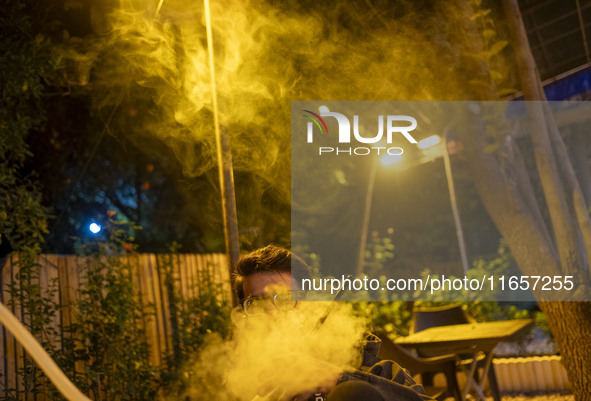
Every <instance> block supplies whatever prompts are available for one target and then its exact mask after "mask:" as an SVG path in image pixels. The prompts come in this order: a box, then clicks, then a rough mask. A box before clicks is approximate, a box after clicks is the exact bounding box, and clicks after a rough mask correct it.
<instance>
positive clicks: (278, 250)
mask: <svg viewBox="0 0 591 401" xmlns="http://www.w3.org/2000/svg"><path fill="white" fill-rule="evenodd" d="M266 272H288V273H291V276H292V278H293V279H296V280H298V281H299V282H301V280H302V279H304V278H310V268H309V267H308V265H306V263H305V262H304V261H303V260H302V259H300V258H299V257H297V256H295V255H293V254H292V253H291V252H290V251H289V250H287V249H285V248H283V247H280V246H277V245H267V246H266V247H264V248H259V249H257V250H254V251H252V252H250V253H247V254H246V255H243V256H241V257H240V259H239V260H238V263H237V264H236V272H235V273H234V285H233V289H234V293H235V294H236V296H237V297H238V299H239V300H241V299H244V286H243V284H244V280H245V279H246V278H247V277H248V276H252V275H253V274H256V273H266Z"/></svg>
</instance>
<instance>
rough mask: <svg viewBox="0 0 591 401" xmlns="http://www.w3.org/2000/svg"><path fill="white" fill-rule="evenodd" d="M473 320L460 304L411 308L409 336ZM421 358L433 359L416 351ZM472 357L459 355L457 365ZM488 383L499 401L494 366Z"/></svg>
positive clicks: (482, 364) (480, 364)
mask: <svg viewBox="0 0 591 401" xmlns="http://www.w3.org/2000/svg"><path fill="white" fill-rule="evenodd" d="M474 322H475V320H474V318H473V317H472V316H470V315H469V314H468V313H467V312H466V311H465V310H464V309H463V308H462V306H461V305H460V304H452V305H446V306H442V307H417V308H413V311H412V315H411V322H410V330H409V332H410V334H413V333H417V332H419V331H422V330H426V329H428V328H430V327H437V326H449V325H454V324H466V323H474ZM417 352H418V353H419V356H421V357H434V356H437V355H433V354H431V353H425V352H424V351H423V352H421V350H417ZM486 356H487V355H485V358H483V359H481V360H479V361H478V367H479V368H480V367H483V366H484V363H485V360H486ZM472 358H473V356H472V355H459V361H458V363H461V364H467V363H471V362H472ZM474 375H475V379H476V380H478V377H477V376H478V371H476V372H475V373H474ZM425 380H426V381H427V384H430V383H432V377H431V378H429V377H426V378H425ZM488 383H489V386H490V391H491V393H492V396H493V398H494V401H501V397H500V394H499V385H498V383H497V375H496V374H495V368H494V364H491V365H490V368H489V370H488Z"/></svg>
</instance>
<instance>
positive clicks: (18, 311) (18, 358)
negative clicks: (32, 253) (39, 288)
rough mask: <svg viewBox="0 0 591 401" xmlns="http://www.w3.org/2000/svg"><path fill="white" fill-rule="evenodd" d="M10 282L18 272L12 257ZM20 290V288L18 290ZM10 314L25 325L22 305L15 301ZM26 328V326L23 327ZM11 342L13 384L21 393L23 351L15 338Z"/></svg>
mask: <svg viewBox="0 0 591 401" xmlns="http://www.w3.org/2000/svg"><path fill="white" fill-rule="evenodd" d="M12 267H13V269H12V281H14V282H17V275H18V274H19V272H20V261H19V258H18V257H17V256H16V255H14V256H12ZM19 289H20V288H19ZM12 312H13V313H14V315H15V316H16V318H17V319H18V320H19V321H20V322H21V323H25V322H24V320H23V305H22V304H21V303H20V302H19V301H18V300H17V301H16V304H15V305H13V307H12ZM25 327H26V326H25ZM13 342H14V352H15V355H14V360H15V362H14V370H15V372H14V378H15V384H16V389H17V392H20V391H22V390H23V389H24V388H23V377H22V375H21V374H19V371H22V369H23V368H24V359H23V358H24V351H23V346H22V345H21V343H20V342H19V341H18V339H17V338H15V337H13Z"/></svg>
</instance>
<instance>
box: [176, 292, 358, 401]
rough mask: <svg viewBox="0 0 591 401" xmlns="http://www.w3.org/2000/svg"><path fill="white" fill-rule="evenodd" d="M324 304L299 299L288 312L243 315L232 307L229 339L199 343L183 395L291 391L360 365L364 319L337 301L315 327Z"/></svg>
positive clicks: (230, 396)
mask: <svg viewBox="0 0 591 401" xmlns="http://www.w3.org/2000/svg"><path fill="white" fill-rule="evenodd" d="M327 307H328V303H326V302H301V303H299V304H298V307H297V308H296V309H294V310H292V311H289V312H279V311H277V313H270V314H262V315H257V316H248V317H246V316H244V315H242V313H241V312H237V311H236V313H235V314H234V318H233V323H234V334H233V338H232V340H231V341H229V342H223V341H221V340H220V339H216V338H211V339H210V341H209V342H208V343H207V344H206V345H205V346H204V348H203V349H202V351H201V353H200V359H199V361H198V362H197V364H195V365H194V366H193V367H192V369H191V372H192V373H191V374H192V385H191V389H190V391H189V392H188V394H187V395H193V396H195V397H197V398H200V399H215V400H235V399H239V400H249V401H250V400H252V399H254V398H255V397H256V396H260V397H264V396H265V395H269V394H274V395H281V394H282V395H295V394H298V393H300V392H303V391H306V390H308V391H309V390H313V389H315V388H317V387H319V386H322V385H323V383H326V382H328V381H330V380H331V379H332V380H334V379H335V378H337V377H338V376H339V375H340V373H342V372H344V371H347V370H352V369H355V368H356V367H358V366H359V365H360V364H361V348H360V340H361V339H362V336H363V333H364V332H365V328H366V321H365V319H364V318H362V317H359V316H356V315H355V314H354V313H353V311H352V308H351V305H350V304H346V303H339V304H338V305H337V307H335V308H333V309H331V313H330V315H329V317H328V318H327V319H326V321H325V322H324V324H323V325H322V326H321V327H320V328H319V329H317V330H314V327H315V326H316V324H317V322H318V320H319V319H320V318H321V317H322V316H323V315H324V313H325V311H326V310H327ZM276 398H278V397H276Z"/></svg>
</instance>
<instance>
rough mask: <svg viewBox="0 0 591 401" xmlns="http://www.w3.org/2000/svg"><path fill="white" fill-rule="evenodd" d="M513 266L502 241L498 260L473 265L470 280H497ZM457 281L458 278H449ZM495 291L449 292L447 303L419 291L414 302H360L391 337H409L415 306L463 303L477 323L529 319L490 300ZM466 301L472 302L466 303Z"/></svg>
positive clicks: (508, 305)
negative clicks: (492, 277)
mask: <svg viewBox="0 0 591 401" xmlns="http://www.w3.org/2000/svg"><path fill="white" fill-rule="evenodd" d="M512 263H513V258H512V256H511V253H510V251H509V249H508V247H507V245H506V244H505V242H504V241H501V243H500V244H499V248H498V250H497V255H496V257H495V258H493V259H490V260H486V259H483V258H481V259H478V260H477V261H475V262H474V266H473V268H472V269H470V271H469V272H468V275H467V276H468V278H469V279H471V278H481V277H482V276H483V274H487V275H489V276H490V275H491V274H492V275H494V276H495V277H497V276H499V275H502V274H503V272H505V271H506V270H507V269H508V268H509V267H510V265H511V264H512ZM428 274H430V276H431V278H437V277H438V276H437V275H434V274H431V273H430V271H428V270H425V271H423V272H422V273H421V277H422V278H423V279H425V278H426V276H427V275H428ZM448 278H449V279H450V280H454V278H455V277H453V276H450V277H448ZM494 294H495V293H494V292H492V293H491V292H490V291H488V292H486V291H470V290H460V291H446V293H445V300H446V301H445V302H442V301H440V299H441V294H440V293H438V292H434V293H433V294H431V293H425V292H420V293H417V294H415V295H416V297H415V299H420V301H416V300H415V301H414V302H413V301H412V298H411V297H410V296H408V301H406V302H366V303H359V305H358V308H359V310H361V311H363V313H364V314H366V315H367V316H370V317H371V320H372V323H373V325H374V326H375V327H381V328H382V329H384V331H386V333H388V334H390V335H391V336H394V337H397V336H406V335H408V332H409V326H410V319H411V312H412V308H413V307H419V306H424V307H426V306H442V305H447V304H449V303H450V302H451V303H460V304H462V305H463V307H464V308H465V309H466V311H467V312H468V313H469V314H470V315H471V316H473V317H474V318H475V319H476V320H477V321H493V320H506V319H521V318H526V317H528V312H527V311H526V310H522V309H520V308H518V307H517V306H516V305H513V304H508V303H504V302H493V301H487V300H489V299H493V298H494ZM466 299H472V300H473V301H470V302H466V301H465V300H466Z"/></svg>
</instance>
